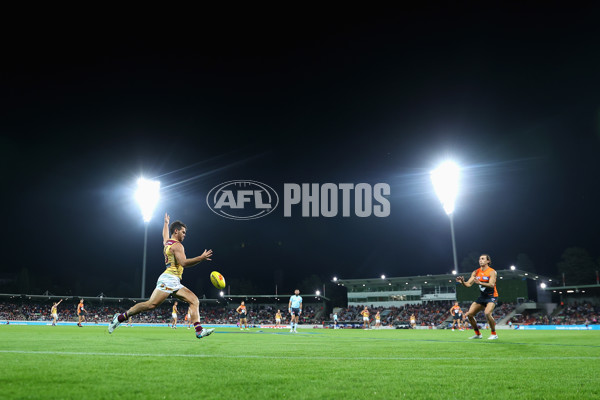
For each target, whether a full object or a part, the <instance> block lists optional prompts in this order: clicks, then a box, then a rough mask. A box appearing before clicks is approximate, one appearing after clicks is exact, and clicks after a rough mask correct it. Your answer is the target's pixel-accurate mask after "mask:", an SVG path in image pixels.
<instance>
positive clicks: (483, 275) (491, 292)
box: [475, 267, 498, 297]
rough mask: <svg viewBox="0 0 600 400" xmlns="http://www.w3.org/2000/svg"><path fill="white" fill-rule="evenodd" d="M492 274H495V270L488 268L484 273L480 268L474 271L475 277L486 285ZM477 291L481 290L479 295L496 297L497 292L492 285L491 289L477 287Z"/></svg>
mask: <svg viewBox="0 0 600 400" xmlns="http://www.w3.org/2000/svg"><path fill="white" fill-rule="evenodd" d="M494 273H496V270H494V269H492V268H490V267H487V268H486V269H485V271H484V270H483V269H481V268H477V270H476V271H475V277H476V278H477V279H479V281H481V282H483V283H488V282H489V281H490V277H491V276H492V274H494ZM479 290H481V294H485V295H486V296H490V297H498V290H496V285H494V287H493V288H489V287H486V286H481V285H479Z"/></svg>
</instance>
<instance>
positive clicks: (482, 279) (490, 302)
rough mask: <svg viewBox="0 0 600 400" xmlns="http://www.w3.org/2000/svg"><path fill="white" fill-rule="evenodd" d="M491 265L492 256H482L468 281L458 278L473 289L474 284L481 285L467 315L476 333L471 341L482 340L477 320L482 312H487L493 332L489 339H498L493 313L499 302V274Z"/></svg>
mask: <svg viewBox="0 0 600 400" xmlns="http://www.w3.org/2000/svg"><path fill="white" fill-rule="evenodd" d="M491 265H492V260H491V259H490V256H489V255H488V254H482V255H481V256H480V257H479V268H477V269H476V270H475V271H473V273H472V274H471V277H470V278H469V280H468V281H465V278H464V277H462V276H458V277H457V278H456V281H457V282H459V283H460V284H462V285H463V286H465V287H471V286H472V285H473V284H477V285H479V290H480V295H479V297H478V298H477V300H475V301H474V302H473V304H471V308H469V311H467V314H466V315H467V318H468V319H469V322H470V323H471V326H472V327H473V330H474V331H475V336H472V337H470V338H469V339H481V338H482V336H481V332H480V331H479V327H478V326H477V320H476V319H475V316H476V315H477V313H479V312H480V311H482V310H484V312H485V318H486V319H487V322H488V324H489V325H490V329H491V331H492V332H491V334H490V337H489V338H488V339H490V340H494V339H498V335H497V334H496V321H494V317H492V312H493V311H494V308H495V307H496V302H497V301H498V290H497V289H496V278H497V273H496V271H495V270H494V269H492V267H491Z"/></svg>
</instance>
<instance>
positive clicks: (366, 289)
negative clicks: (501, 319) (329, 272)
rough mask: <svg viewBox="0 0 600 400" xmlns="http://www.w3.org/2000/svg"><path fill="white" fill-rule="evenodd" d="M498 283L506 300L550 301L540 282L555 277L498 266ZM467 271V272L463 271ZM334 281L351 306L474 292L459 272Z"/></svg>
mask: <svg viewBox="0 0 600 400" xmlns="http://www.w3.org/2000/svg"><path fill="white" fill-rule="evenodd" d="M496 271H497V273H498V282H497V287H498V291H499V292H500V293H501V297H500V300H501V301H504V302H511V303H512V302H514V303H522V302H524V301H525V300H528V299H529V300H535V301H540V302H550V295H549V293H548V292H547V290H544V289H541V288H540V287H539V284H540V283H542V282H544V283H552V279H551V278H548V277H544V276H541V275H539V274H533V273H529V272H527V271H522V270H519V269H515V270H496ZM463 275H465V274H463ZM332 282H333V283H335V284H337V285H340V286H344V287H345V288H346V289H347V292H348V306H358V305H362V304H366V305H371V306H373V307H381V306H382V307H398V306H404V305H411V304H424V303H427V302H431V301H433V302H436V301H459V302H464V301H472V300H473V298H474V297H473V292H472V291H471V290H470V289H467V288H464V287H462V286H460V285H457V283H456V275H453V274H441V275H417V276H408V277H385V278H366V279H340V278H334V279H333V280H332Z"/></svg>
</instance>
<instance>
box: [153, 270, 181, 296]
mask: <svg viewBox="0 0 600 400" xmlns="http://www.w3.org/2000/svg"><path fill="white" fill-rule="evenodd" d="M182 287H184V286H183V285H182V284H181V281H180V280H179V278H178V277H176V276H175V275H171V274H160V276H159V277H158V280H157V281H156V288H157V289H158V290H160V291H161V292H165V293H175V292H176V291H178V290H179V289H181V288H182Z"/></svg>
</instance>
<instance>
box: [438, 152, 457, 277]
mask: <svg viewBox="0 0 600 400" xmlns="http://www.w3.org/2000/svg"><path fill="white" fill-rule="evenodd" d="M459 172H460V169H459V168H458V166H457V165H456V164H455V163H453V162H451V161H447V162H445V163H443V164H442V165H440V166H439V167H437V168H436V169H434V170H433V171H431V182H432V183H433V188H434V189H435V193H436V194H437V196H438V198H439V199H440V202H441V203H442V207H444V211H445V212H446V214H447V215H448V217H449V218H450V232H451V233H452V252H453V255H454V271H456V273H458V262H457V261H456V240H455V239H454V218H453V217H452V215H453V213H454V201H455V200H456V195H457V194H458V178H459Z"/></svg>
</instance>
